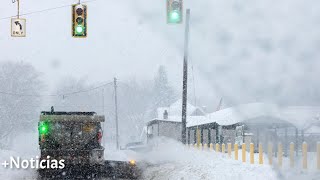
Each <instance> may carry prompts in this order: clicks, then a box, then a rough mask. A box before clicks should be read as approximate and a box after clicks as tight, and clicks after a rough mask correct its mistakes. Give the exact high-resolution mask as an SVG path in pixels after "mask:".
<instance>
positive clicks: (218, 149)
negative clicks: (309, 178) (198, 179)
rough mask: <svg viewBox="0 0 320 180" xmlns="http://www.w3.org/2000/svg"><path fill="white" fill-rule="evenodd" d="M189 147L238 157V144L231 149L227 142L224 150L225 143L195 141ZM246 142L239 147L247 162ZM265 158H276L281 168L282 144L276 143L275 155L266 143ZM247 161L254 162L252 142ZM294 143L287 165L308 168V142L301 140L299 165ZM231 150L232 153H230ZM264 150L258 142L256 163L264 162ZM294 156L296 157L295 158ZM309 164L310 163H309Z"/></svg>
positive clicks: (318, 165)
mask: <svg viewBox="0 0 320 180" xmlns="http://www.w3.org/2000/svg"><path fill="white" fill-rule="evenodd" d="M188 146H189V147H192V146H193V147H194V148H196V149H199V150H203V151H208V150H209V151H213V150H215V151H216V152H219V153H224V154H228V157H229V158H232V154H233V158H234V159H235V160H238V159H239V146H238V144H234V146H233V149H232V144H231V143H228V144H227V150H226V145H225V144H222V145H221V147H220V144H215V147H214V144H212V143H211V144H204V145H202V144H201V143H198V144H197V143H196V144H193V145H192V144H189V145H188ZM246 146H247V145H246V144H245V143H243V144H242V145H241V146H240V147H241V150H240V151H241V159H242V162H244V163H246V162H247V154H248V153H247V151H246V149H247V148H246ZM267 146H268V147H267V149H268V151H267V156H268V157H267V160H268V164H269V165H272V164H274V163H275V162H273V159H274V158H276V160H277V165H278V167H279V168H281V167H282V166H283V159H284V158H283V154H284V152H283V145H282V143H279V144H277V151H278V153H277V154H278V155H277V156H276V157H275V156H274V152H273V144H272V143H268V145H267ZM249 147H250V148H249V162H250V164H255V154H256V153H255V149H254V148H255V146H254V144H253V143H250V144H249ZM316 148H317V149H316V161H315V163H316V168H317V169H318V170H320V142H318V143H316ZM295 149H298V148H295V144H294V143H293V142H291V143H290V150H289V151H290V152H289V157H288V158H289V167H290V168H294V167H302V168H303V169H308V144H307V143H306V142H303V144H302V147H301V150H302V161H301V165H298V164H297V163H296V162H295V160H296V159H298V157H297V156H295ZM232 151H233V153H232ZM263 156H264V152H263V145H262V144H261V143H259V145H258V158H257V159H258V164H264V157H263ZM295 157H296V158H295ZM309 164H310V163H309Z"/></svg>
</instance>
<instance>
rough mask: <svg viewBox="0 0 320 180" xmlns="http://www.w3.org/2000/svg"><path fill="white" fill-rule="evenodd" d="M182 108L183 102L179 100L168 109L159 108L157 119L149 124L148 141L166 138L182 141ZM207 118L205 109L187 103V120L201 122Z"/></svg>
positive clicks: (147, 129)
mask: <svg viewBox="0 0 320 180" xmlns="http://www.w3.org/2000/svg"><path fill="white" fill-rule="evenodd" d="M181 107H182V100H178V101H176V102H175V103H173V104H171V105H170V106H168V107H160V108H158V109H157V117H156V118H154V119H152V120H151V121H149V122H148V123H147V128H146V131H147V139H152V138H153V137H155V136H164V137H169V138H172V139H175V140H178V141H181V130H182V128H181V127H182V126H181V114H182V111H181ZM205 117H206V112H205V111H204V110H203V108H201V107H197V106H194V105H192V104H190V103H189V102H188V103H187V119H195V120H197V121H201V120H204V119H205Z"/></svg>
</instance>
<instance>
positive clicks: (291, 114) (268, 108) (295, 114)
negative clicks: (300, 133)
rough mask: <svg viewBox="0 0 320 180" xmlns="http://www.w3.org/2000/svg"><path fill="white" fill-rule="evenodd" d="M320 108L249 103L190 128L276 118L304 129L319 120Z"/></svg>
mask: <svg viewBox="0 0 320 180" xmlns="http://www.w3.org/2000/svg"><path fill="white" fill-rule="evenodd" d="M319 113H320V107H315V106H289V107H280V106H278V105H276V104H266V103H249V104H242V105H239V106H235V107H230V108H226V109H222V110H220V111H216V112H214V113H211V114H208V115H207V118H206V119H205V120H202V121H192V122H190V123H192V125H191V124H189V125H190V126H196V125H201V124H208V123H212V122H216V123H218V124H219V125H233V124H236V123H240V122H245V121H246V120H249V119H253V118H257V117H262V116H265V117H274V118H278V119H282V120H284V121H286V122H288V123H290V124H293V125H294V126H296V127H298V128H304V127H306V126H307V125H308V124H310V123H313V122H314V120H315V119H319Z"/></svg>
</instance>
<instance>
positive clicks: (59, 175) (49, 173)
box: [38, 161, 142, 180]
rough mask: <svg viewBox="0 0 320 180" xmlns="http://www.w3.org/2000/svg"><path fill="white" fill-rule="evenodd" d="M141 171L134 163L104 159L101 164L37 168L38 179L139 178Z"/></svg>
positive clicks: (97, 179)
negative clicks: (62, 167)
mask: <svg viewBox="0 0 320 180" xmlns="http://www.w3.org/2000/svg"><path fill="white" fill-rule="evenodd" d="M141 174H142V171H141V170H140V168H138V166H137V165H136V164H135V163H132V162H126V161H105V163H104V164H101V165H87V166H85V165H71V166H66V167H65V168H64V169H61V170H60V169H57V170H56V169H39V170H38V180H53V179H96V180H99V179H105V178H111V179H139V177H140V176H141Z"/></svg>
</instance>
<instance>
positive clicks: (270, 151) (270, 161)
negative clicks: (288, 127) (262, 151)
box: [268, 143, 272, 165]
mask: <svg viewBox="0 0 320 180" xmlns="http://www.w3.org/2000/svg"><path fill="white" fill-rule="evenodd" d="M268 159H269V164H270V165H272V144H271V143H269V144H268Z"/></svg>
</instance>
